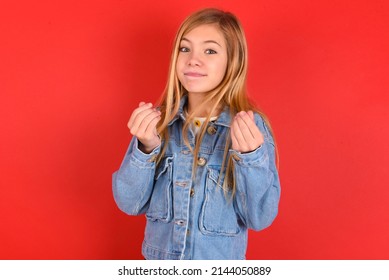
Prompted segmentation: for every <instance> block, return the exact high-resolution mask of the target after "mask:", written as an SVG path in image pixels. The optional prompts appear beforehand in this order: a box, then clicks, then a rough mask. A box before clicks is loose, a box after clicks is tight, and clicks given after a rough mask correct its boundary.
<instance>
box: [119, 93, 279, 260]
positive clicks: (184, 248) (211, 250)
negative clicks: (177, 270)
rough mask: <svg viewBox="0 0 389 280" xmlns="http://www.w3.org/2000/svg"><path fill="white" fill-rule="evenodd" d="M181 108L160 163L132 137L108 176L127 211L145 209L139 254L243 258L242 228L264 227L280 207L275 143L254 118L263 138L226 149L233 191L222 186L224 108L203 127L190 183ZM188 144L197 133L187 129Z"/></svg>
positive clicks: (226, 124) (190, 157)
mask: <svg viewBox="0 0 389 280" xmlns="http://www.w3.org/2000/svg"><path fill="white" fill-rule="evenodd" d="M185 101H186V99H185V98H184V99H182V101H181V107H180V111H179V113H178V114H177V116H176V118H174V119H173V120H172V121H171V123H170V124H169V132H170V139H169V141H168V143H163V144H166V145H167V150H166V154H165V156H164V158H163V159H162V161H161V163H160V164H159V165H158V166H156V163H155V158H156V156H157V155H158V153H159V152H160V150H161V147H157V148H155V149H154V150H153V151H152V152H151V153H150V154H144V153H143V152H141V151H140V150H139V149H138V140H137V139H136V137H133V139H132V141H131V143H130V146H129V148H128V151H127V153H126V155H125V158H124V160H123V162H122V164H121V166H120V169H119V170H118V171H116V172H115V173H114V174H113V194H114V199H115V201H116V203H117V205H118V207H119V208H120V209H121V210H122V211H124V212H125V213H127V214H129V215H139V214H144V213H145V214H146V219H147V223H146V229H145V237H144V241H143V245H142V253H143V256H144V257H145V258H146V259H172V260H174V259H245V254H246V248H247V230H248V229H249V228H250V229H253V230H261V229H264V228H266V227H268V226H269V225H270V224H271V223H272V222H273V220H274V219H275V217H276V215H277V212H278V203H279V198H280V183H279V177H278V172H277V169H276V166H275V159H274V158H275V156H274V142H273V139H272V136H271V134H270V133H269V130H268V129H267V127H266V125H265V123H264V121H263V120H262V118H261V117H260V116H259V115H257V114H256V115H255V121H256V124H257V126H258V127H259V129H260V131H261V132H262V134H263V135H264V138H265V142H264V143H263V144H262V146H260V147H259V148H258V149H256V150H255V151H253V152H250V153H244V154H242V153H239V152H236V151H234V150H229V154H230V155H231V156H232V157H233V161H234V172H235V178H236V188H237V189H236V194H235V196H234V197H233V199H230V196H229V194H230V192H229V191H227V195H226V194H225V190H223V187H222V186H223V179H224V175H222V177H221V179H219V172H220V169H221V163H222V159H223V151H224V148H225V141H226V138H227V136H228V133H229V125H230V121H231V118H230V115H229V110H228V108H226V109H225V110H224V111H223V112H222V113H221V114H220V116H219V118H218V119H217V120H216V121H215V122H211V123H210V124H209V126H213V128H212V129H209V130H207V131H208V133H206V134H205V135H204V138H203V141H202V143H201V148H200V153H199V155H198V158H197V159H196V160H198V163H199V166H198V168H197V171H196V176H195V180H194V181H193V180H192V164H193V160H194V158H193V154H192V153H191V152H190V151H189V149H188V147H187V146H186V145H185V144H184V141H183V136H182V126H183V123H184V121H185V116H184V114H183V104H184V102H185ZM188 139H189V142H190V144H191V145H192V147H194V140H195V137H194V135H193V133H192V132H191V131H188Z"/></svg>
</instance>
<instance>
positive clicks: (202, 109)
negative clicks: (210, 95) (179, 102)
mask: <svg viewBox="0 0 389 280" xmlns="http://www.w3.org/2000/svg"><path fill="white" fill-rule="evenodd" d="M204 99H205V94H204V93H188V103H187V110H188V114H189V115H190V114H192V113H193V112H194V111H197V113H196V117H199V118H205V117H207V116H209V114H210V113H211V109H212V107H213V106H214V105H215V104H214V102H212V101H210V102H208V103H204ZM220 107H221V106H220V105H218V106H217V108H216V110H215V111H214V112H213V113H212V115H211V117H217V116H218V115H219V114H220V112H221V110H222V108H220Z"/></svg>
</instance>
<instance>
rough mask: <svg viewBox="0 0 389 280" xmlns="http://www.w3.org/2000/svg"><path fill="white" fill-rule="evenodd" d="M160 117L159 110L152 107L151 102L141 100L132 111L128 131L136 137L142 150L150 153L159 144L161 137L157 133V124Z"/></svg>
mask: <svg viewBox="0 0 389 280" xmlns="http://www.w3.org/2000/svg"><path fill="white" fill-rule="evenodd" d="M160 119H161V112H160V111H158V110H156V109H155V108H153V105H152V104H151V103H145V102H141V103H139V107H138V108H136V109H135V110H134V112H132V115H131V117H130V120H129V121H128V124H127V126H128V128H129V129H130V133H131V134H132V135H134V136H136V137H137V138H138V140H139V142H140V146H139V149H140V150H141V151H142V152H144V153H150V152H151V151H152V150H154V149H155V148H156V147H157V146H159V145H160V144H161V138H160V137H159V135H158V133H157V124H158V122H159V121H160Z"/></svg>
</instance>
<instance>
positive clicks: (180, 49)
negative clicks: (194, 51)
mask: <svg viewBox="0 0 389 280" xmlns="http://www.w3.org/2000/svg"><path fill="white" fill-rule="evenodd" d="M178 50H179V51H180V52H189V49H188V48H187V47H180V48H179V49H178Z"/></svg>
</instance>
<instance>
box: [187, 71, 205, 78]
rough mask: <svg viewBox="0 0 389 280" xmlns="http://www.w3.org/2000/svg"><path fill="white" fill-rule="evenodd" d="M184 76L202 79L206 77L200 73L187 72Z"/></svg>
mask: <svg viewBox="0 0 389 280" xmlns="http://www.w3.org/2000/svg"><path fill="white" fill-rule="evenodd" d="M184 75H185V76H187V77H193V78H200V77H204V76H206V75H205V74H202V73H198V72H185V73H184Z"/></svg>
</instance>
